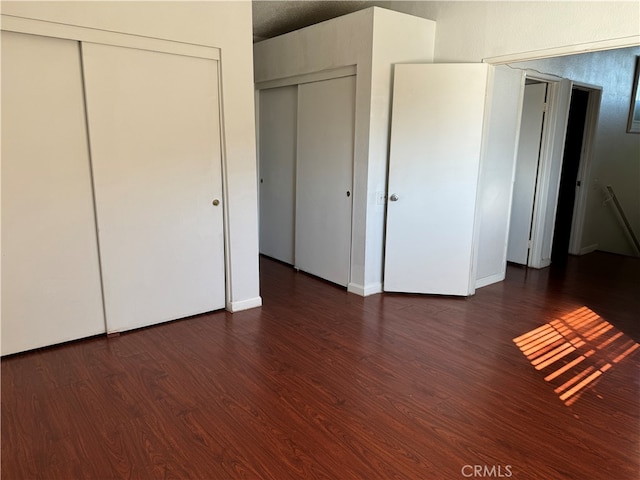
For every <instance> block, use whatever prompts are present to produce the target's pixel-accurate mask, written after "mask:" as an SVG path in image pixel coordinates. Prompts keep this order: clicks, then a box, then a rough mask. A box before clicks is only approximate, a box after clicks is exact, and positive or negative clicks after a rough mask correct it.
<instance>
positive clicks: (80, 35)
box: [0, 14, 220, 61]
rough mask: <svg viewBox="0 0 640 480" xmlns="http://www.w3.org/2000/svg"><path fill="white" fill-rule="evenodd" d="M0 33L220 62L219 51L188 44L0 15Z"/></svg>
mask: <svg viewBox="0 0 640 480" xmlns="http://www.w3.org/2000/svg"><path fill="white" fill-rule="evenodd" d="M0 17H1V20H2V24H1V26H0V29H2V30H5V31H8V32H18V33H26V34H32V35H41V36H43V37H54V38H64V39H67V40H75V41H78V42H88V43H99V44H103V45H112V46H115V47H127V48H136V49H139V50H150V51H153V52H163V53H172V54H175V55H183V56H186V57H196V58H206V59H209V60H218V61H219V60H220V49H219V48H216V47H207V46H204V45H195V44H191V43H184V42H176V41H173V40H162V39H159V38H153V37H145V36H142V35H131V34H129V33H120V32H112V31H108V30H99V29H96V28H89V27H79V26H76V25H68V24H65V23H56V22H49V21H45V20H34V19H32V18H25V17H17V16H13V15H6V14H2V15H0Z"/></svg>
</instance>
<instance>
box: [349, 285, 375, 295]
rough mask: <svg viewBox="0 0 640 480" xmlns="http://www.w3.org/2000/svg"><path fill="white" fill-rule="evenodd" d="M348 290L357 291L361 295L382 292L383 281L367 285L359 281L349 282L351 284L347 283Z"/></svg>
mask: <svg viewBox="0 0 640 480" xmlns="http://www.w3.org/2000/svg"><path fill="white" fill-rule="evenodd" d="M347 292H351V293H355V294H356V295H360V296H361V297H368V296H369V295H375V294H376V293H382V283H374V284H371V285H367V286H366V287H365V286H363V285H359V284H357V283H349V285H347Z"/></svg>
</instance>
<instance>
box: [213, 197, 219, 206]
mask: <svg viewBox="0 0 640 480" xmlns="http://www.w3.org/2000/svg"><path fill="white" fill-rule="evenodd" d="M211 203H213V206H214V207H217V206H218V205H220V200H218V199H217V198H216V199H215V200H214V201H213V202H211Z"/></svg>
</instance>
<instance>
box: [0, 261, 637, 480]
mask: <svg viewBox="0 0 640 480" xmlns="http://www.w3.org/2000/svg"><path fill="white" fill-rule="evenodd" d="M261 272H262V295H263V300H264V306H263V307H262V308H261V309H255V310H250V311H246V312H240V313H236V314H233V315H231V314H228V313H225V312H216V313H212V314H207V315H201V316H198V317H194V318H190V319H185V320H181V321H176V322H171V323H167V324H164V325H159V326H156V327H151V328H146V329H142V330H138V331H134V332H130V333H126V334H122V335H121V336H119V337H116V338H110V339H107V338H104V337H99V338H92V339H88V340H84V341H79V342H74V343H70V344H67V345H62V346H59V347H53V348H48V349H42V350H39V351H33V352H30V353H26V354H21V355H15V356H12V357H8V358H4V359H3V360H2V419H1V420H2V438H1V440H2V478H3V479H10V480H13V479H31V478H34V479H35V478H43V479H83V478H86V479H107V478H136V479H154V478H177V479H186V478H194V479H227V478H229V479H232V478H233V479H235V478H250V479H276V480H284V479H301V478H324V479H351V478H356V479H391V478H397V479H445V480H447V479H462V478H481V477H482V478H516V479H544V480H553V479H580V480H599V479H602V480H625V479H630V480H637V479H638V478H639V477H640V460H639V455H638V452H639V450H638V448H639V445H640V441H639V433H640V413H639V412H640V409H639V406H640V401H639V398H640V397H639V393H640V376H639V375H638V373H639V366H640V348H638V347H637V342H638V341H639V340H640V335H639V333H640V261H639V259H631V258H625V257H619V256H615V255H608V254H601V253H594V254H590V255H587V256H585V257H581V258H570V259H569V262H568V264H567V266H566V268H564V269H558V268H548V269H545V270H541V271H535V270H527V269H523V268H517V267H511V266H510V267H509V270H508V275H507V280H506V281H505V282H502V283H499V284H495V285H492V286H489V287H486V288H482V289H480V290H478V292H477V294H476V295H475V296H474V297H471V298H467V299H464V298H449V297H430V296H419V295H397V294H384V295H375V296H371V297H368V298H361V297H358V296H355V295H352V294H348V293H346V292H345V291H344V290H342V289H339V288H337V287H334V286H332V285H329V284H327V283H325V282H322V281H319V280H317V279H314V278H312V277H310V276H308V275H305V274H302V273H294V271H293V270H292V269H290V268H288V267H286V266H283V265H281V264H279V263H276V262H273V261H271V260H268V259H262V260H261ZM531 332H532V333H531ZM607 365H608V366H607Z"/></svg>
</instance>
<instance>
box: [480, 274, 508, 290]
mask: <svg viewBox="0 0 640 480" xmlns="http://www.w3.org/2000/svg"><path fill="white" fill-rule="evenodd" d="M504 278H505V272H500V273H496V274H495V275H489V276H488V277H483V278H478V279H476V288H482V287H486V286H487V285H491V284H493V283H498V282H501V281H503V280H504Z"/></svg>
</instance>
